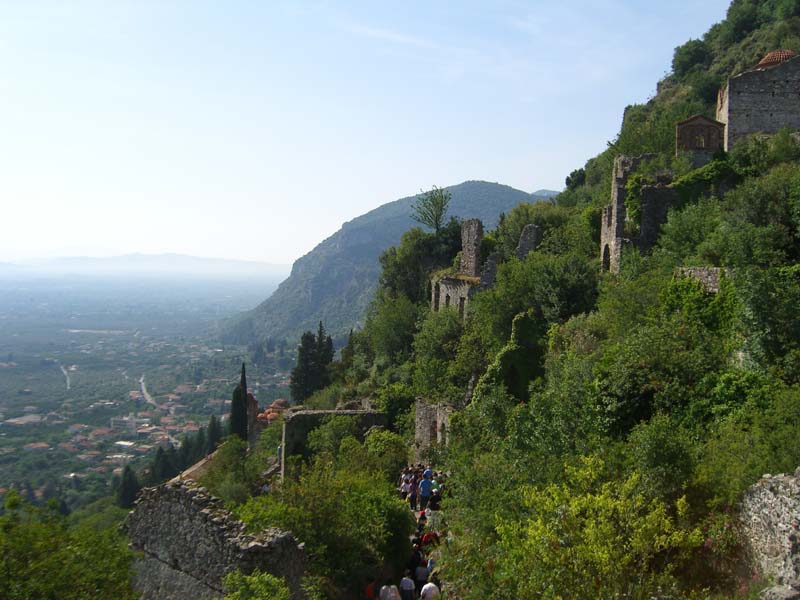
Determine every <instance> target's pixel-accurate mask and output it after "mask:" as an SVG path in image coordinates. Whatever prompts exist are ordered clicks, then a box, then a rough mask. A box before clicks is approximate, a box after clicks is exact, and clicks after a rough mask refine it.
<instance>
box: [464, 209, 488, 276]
mask: <svg viewBox="0 0 800 600" xmlns="http://www.w3.org/2000/svg"><path fill="white" fill-rule="evenodd" d="M482 241H483V223H481V221H480V219H469V220H468V221H464V222H463V223H462V224H461V263H460V267H459V272H460V273H461V274H462V275H467V276H469V277H477V276H478V275H479V274H480V263H481V242H482Z"/></svg>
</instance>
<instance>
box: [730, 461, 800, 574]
mask: <svg viewBox="0 0 800 600" xmlns="http://www.w3.org/2000/svg"><path fill="white" fill-rule="evenodd" d="M739 521H740V524H741V528H742V533H743V539H744V542H745V545H746V547H747V550H748V553H749V556H750V560H751V562H752V565H753V567H755V568H756V570H757V571H758V574H759V575H761V576H762V577H765V578H768V579H770V580H773V581H774V582H775V583H777V584H779V585H781V584H782V585H783V586H797V585H798V582H800V538H799V537H798V535H799V532H798V528H800V468H798V469H797V470H796V471H795V473H794V475H774V476H773V475H764V476H763V477H762V478H761V479H760V480H759V481H758V483H756V484H755V485H753V486H752V487H750V488H749V489H748V490H747V491H746V492H745V494H744V498H743V499H742V503H741V506H740V512H739Z"/></svg>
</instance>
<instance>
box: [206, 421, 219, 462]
mask: <svg viewBox="0 0 800 600" xmlns="http://www.w3.org/2000/svg"><path fill="white" fill-rule="evenodd" d="M221 439H222V425H221V424H220V422H219V419H217V417H216V415H211V419H210V420H209V421H208V435H207V440H206V443H207V448H206V454H211V453H212V452H214V450H216V449H217V445H218V444H219V442H220V440H221Z"/></svg>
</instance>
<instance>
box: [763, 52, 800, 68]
mask: <svg viewBox="0 0 800 600" xmlns="http://www.w3.org/2000/svg"><path fill="white" fill-rule="evenodd" d="M795 56H797V52H794V51H792V50H773V51H772V52H770V53H768V54H767V55H766V56H765V57H764V58H762V59H761V61H760V62H759V63H758V64H757V65H756V69H766V68H767V67H774V66H775V65H779V64H781V63H782V62H786V61H787V60H789V59H790V58H794V57H795Z"/></svg>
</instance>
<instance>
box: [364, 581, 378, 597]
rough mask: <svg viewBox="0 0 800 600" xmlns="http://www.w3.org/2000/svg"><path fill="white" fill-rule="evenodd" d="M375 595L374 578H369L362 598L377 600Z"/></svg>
mask: <svg viewBox="0 0 800 600" xmlns="http://www.w3.org/2000/svg"><path fill="white" fill-rule="evenodd" d="M377 597H378V596H377V593H376V591H375V578H374V577H370V578H369V580H368V581H367V585H366V587H364V598H365V599H366V600H375V598H377Z"/></svg>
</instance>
